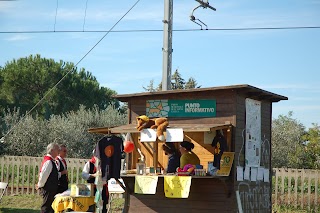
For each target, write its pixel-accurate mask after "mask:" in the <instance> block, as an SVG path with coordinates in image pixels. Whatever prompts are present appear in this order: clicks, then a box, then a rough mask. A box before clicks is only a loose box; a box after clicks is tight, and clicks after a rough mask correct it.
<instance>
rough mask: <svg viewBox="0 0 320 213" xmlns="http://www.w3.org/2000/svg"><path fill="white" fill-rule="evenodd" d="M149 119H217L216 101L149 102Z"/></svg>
mask: <svg viewBox="0 0 320 213" xmlns="http://www.w3.org/2000/svg"><path fill="white" fill-rule="evenodd" d="M146 112H147V116H149V117H216V100H213V99H210V100H209V99H205V100H148V101H147V106H146Z"/></svg>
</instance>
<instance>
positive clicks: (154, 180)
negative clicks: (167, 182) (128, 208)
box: [134, 175, 158, 194]
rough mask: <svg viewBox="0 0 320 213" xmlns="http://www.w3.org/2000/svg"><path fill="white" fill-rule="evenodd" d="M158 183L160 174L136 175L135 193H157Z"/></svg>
mask: <svg viewBox="0 0 320 213" xmlns="http://www.w3.org/2000/svg"><path fill="white" fill-rule="evenodd" d="M157 185H158V176H148V175H136V177H135V183H134V193H137V194H155V193H156V189H157Z"/></svg>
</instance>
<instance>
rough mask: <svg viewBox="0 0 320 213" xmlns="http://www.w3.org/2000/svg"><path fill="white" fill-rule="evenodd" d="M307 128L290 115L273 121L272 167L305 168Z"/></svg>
mask: <svg viewBox="0 0 320 213" xmlns="http://www.w3.org/2000/svg"><path fill="white" fill-rule="evenodd" d="M304 134H305V127H304V126H303V125H302V124H301V123H300V122H299V121H297V120H295V119H293V118H292V112H289V113H288V115H279V117H278V118H277V119H274V120H273V121H272V144H271V146H272V167H276V168H281V167H288V168H305V167H304V162H303V161H302V159H303V158H302V156H303V154H304V152H303V149H304V147H303V135H304Z"/></svg>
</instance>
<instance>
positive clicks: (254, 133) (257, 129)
mask: <svg viewBox="0 0 320 213" xmlns="http://www.w3.org/2000/svg"><path fill="white" fill-rule="evenodd" d="M260 155H261V102H260V101H256V100H252V99H250V98H247V99H246V145H245V164H246V167H247V166H248V167H260Z"/></svg>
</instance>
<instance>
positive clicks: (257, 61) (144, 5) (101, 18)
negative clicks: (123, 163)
mask: <svg viewBox="0 0 320 213" xmlns="http://www.w3.org/2000/svg"><path fill="white" fill-rule="evenodd" d="M136 2H137V1H136V0H125V1H120V2H119V1H101V0H100V1H99V0H95V1H94V0H68V1H61V0H58V1H57V0H47V1H43V0H42V1H41V0H28V1H27V0H17V1H0V32H1V33H0V47H1V49H0V66H5V63H6V62H8V61H11V60H13V59H18V58H21V57H26V56H29V55H31V54H40V55H41V56H42V57H45V58H53V59H55V60H56V61H59V60H63V61H68V62H73V63H75V64H76V63H78V62H79V61H80V60H81V59H82V58H83V57H84V56H85V55H86V54H87V53H88V51H89V50H90V49H92V48H93V47H94V45H96V44H97V43H98V41H99V40H100V39H102V38H103V36H105V34H106V33H105V32H98V33H97V32H95V33H89V32H77V33H75V32H69V33H61V32H55V33H19V32H25V31H51V32H52V31H108V30H109V29H110V28H111V27H112V26H113V25H114V24H115V23H116V22H117V21H118V20H119V19H120V18H121V17H122V16H123V15H124V14H125V13H126V12H127V11H128V10H129V9H130V8H131V7H132V6H133V5H134V4H135V3H136ZM209 2H210V5H211V6H214V7H215V8H216V9H217V11H212V10H210V9H202V8H199V9H197V10H196V11H195V12H194V16H195V17H196V18H198V19H200V20H201V21H202V22H204V23H205V24H206V25H207V26H208V28H209V29H234V28H282V27H319V26H320V0H290V1H288V0H282V1H276V0H268V1H249V0H230V1H209ZM173 4H174V11H173V30H177V31H174V32H173V54H172V71H174V70H175V69H177V68H178V69H179V72H180V73H181V75H182V77H183V78H184V79H185V80H187V79H188V78H189V77H193V78H195V79H196V80H197V82H198V85H201V87H202V88H204V87H215V86H228V85H237V84H250V85H252V86H255V87H258V88H261V89H264V90H267V91H270V92H274V93H277V94H280V95H283V96H287V97H288V98H289V100H288V101H281V102H278V103H274V104H273V118H277V117H278V116H279V115H280V114H281V115H287V113H288V112H289V111H293V118H295V119H297V120H298V121H300V122H301V123H303V124H304V125H305V126H306V127H307V128H309V127H311V126H312V125H311V123H318V124H320V74H319V72H320V29H319V28H317V29H291V30H289V29H284V30H207V31H206V30H202V31H200V30H196V29H200V27H199V26H198V25H196V24H195V23H193V22H191V21H190V18H189V16H190V15H191V11H192V9H193V8H195V7H196V6H197V5H198V3H197V2H196V1H194V0H174V3H173ZM86 5H87V6H86ZM163 5H164V0H151V1H150V0H140V1H139V2H138V3H137V5H136V6H135V7H134V8H133V9H132V10H131V11H130V12H129V13H128V14H127V15H126V16H125V17H124V18H123V19H122V20H121V21H120V22H119V23H118V24H117V25H116V26H115V28H114V29H113V30H117V31H128V30H130V31H131V30H155V31H149V32H148V31H144V32H112V33H109V34H108V35H106V36H105V37H104V38H103V39H102V41H101V42H100V43H98V44H97V45H96V46H95V48H94V49H93V50H92V51H91V52H90V53H89V54H88V55H87V56H86V57H84V58H83V60H82V61H81V62H80V63H79V64H78V68H81V67H83V68H85V69H86V70H87V71H90V72H91V73H92V74H93V75H94V76H95V77H96V78H97V80H98V82H99V83H100V85H101V86H105V87H108V88H110V89H112V90H115V91H116V92H117V93H118V94H130V93H138V92H144V89H143V87H147V86H148V85H149V83H150V80H154V82H155V84H156V85H157V84H158V83H160V82H161V77H162V46H163V33H162V31H161V30H162V29H163V23H162V20H163V14H164V9H163ZM178 30H190V31H178ZM6 32H12V33H6Z"/></svg>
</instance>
